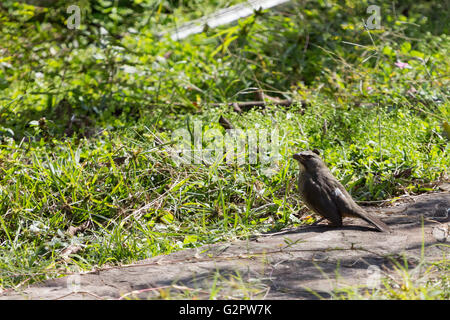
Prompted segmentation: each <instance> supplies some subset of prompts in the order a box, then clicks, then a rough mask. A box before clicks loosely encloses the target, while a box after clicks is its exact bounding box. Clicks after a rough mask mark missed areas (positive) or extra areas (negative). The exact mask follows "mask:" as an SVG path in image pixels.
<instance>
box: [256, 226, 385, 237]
mask: <svg viewBox="0 0 450 320" xmlns="http://www.w3.org/2000/svg"><path fill="white" fill-rule="evenodd" d="M333 230H355V231H372V232H380V231H378V230H377V229H376V228H372V227H366V226H355V225H342V226H339V227H336V226H332V225H310V226H300V227H297V228H292V229H287V230H281V231H269V232H265V233H262V235H263V236H271V235H278V234H295V233H307V232H326V231H333Z"/></svg>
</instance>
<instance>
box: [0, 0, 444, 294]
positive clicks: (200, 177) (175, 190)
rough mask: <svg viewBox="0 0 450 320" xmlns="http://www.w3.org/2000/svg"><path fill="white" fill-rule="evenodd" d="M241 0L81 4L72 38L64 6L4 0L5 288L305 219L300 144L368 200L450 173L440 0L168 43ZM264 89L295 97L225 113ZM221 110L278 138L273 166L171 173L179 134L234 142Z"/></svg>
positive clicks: (0, 266) (308, 6)
mask: <svg viewBox="0 0 450 320" xmlns="http://www.w3.org/2000/svg"><path fill="white" fill-rule="evenodd" d="M24 2H28V4H27V3H24ZM75 2H76V1H75ZM237 2H239V1H225V0H215V1H204V0H195V1H192V0H191V1H182V0H179V1H175V0H171V1H169V0H160V1H157V0H134V1H106V0H102V1H88V0H80V1H78V2H76V3H77V5H78V6H79V7H80V8H81V13H82V14H81V23H80V25H79V28H75V29H69V28H68V26H67V23H68V20H69V19H70V13H67V5H66V4H64V3H65V1H60V2H58V4H52V5H48V2H47V1H38V0H37V1H22V2H17V1H12V0H5V1H2V2H1V3H0V144H1V146H0V244H1V249H0V287H1V286H3V287H10V286H12V285H15V284H18V283H20V282H21V281H24V280H26V281H28V280H30V279H32V280H34V279H42V278H43V277H45V276H48V275H51V276H55V275H57V274H63V273H64V272H65V271H66V270H73V269H76V268H82V269H90V268H92V267H93V266H97V265H98V266H101V265H104V264H106V263H127V262H132V261H136V260H138V259H143V258H146V257H150V256H154V255H158V254H165V253H169V252H172V251H174V250H179V249H181V248H185V247H192V246H197V245H201V244H204V243H213V242H217V241H222V240H224V239H230V238H235V237H246V236H248V235H249V234H252V233H255V232H257V231H264V230H267V229H277V228H281V227H286V226H293V225H298V224H301V223H308V222H311V221H313V220H314V219H313V218H308V219H302V213H303V211H302V210H301V209H302V208H303V207H302V203H301V201H300V200H299V199H298V196H297V195H296V189H295V174H296V169H297V167H296V165H295V164H294V162H292V161H291V158H290V156H291V155H292V153H294V152H296V151H298V150H301V149H305V148H317V149H320V150H321V151H322V154H323V156H324V158H325V160H326V162H327V164H328V165H329V166H330V168H332V171H333V173H334V174H335V175H336V176H337V177H338V178H339V179H340V180H341V181H342V182H343V183H344V184H345V185H346V186H347V187H348V189H349V190H350V191H351V193H352V195H353V196H354V197H355V198H356V199H358V200H367V201H370V200H385V199H393V200H394V199H395V197H396V196H399V195H402V194H406V193H417V192H423V191H429V190H432V189H433V186H434V184H433V183H432V182H434V181H438V180H442V179H446V178H447V175H448V167H449V164H450V160H449V159H450V154H449V153H450V152H449V140H448V137H450V127H449V125H448V122H449V120H448V119H449V118H450V108H449V106H450V104H449V100H448V98H449V88H450V86H449V77H448V75H449V72H450V59H449V55H448V52H449V51H450V41H449V40H450V39H449V25H448V16H445V14H446V13H447V14H448V12H450V10H449V7H448V6H449V5H448V2H445V1H410V0H408V1H400V2H399V3H395V2H394V4H393V2H392V1H379V6H380V8H381V11H380V12H381V28H380V29H369V28H367V26H366V25H365V22H366V21H367V19H368V17H369V16H370V14H368V13H367V12H366V10H367V7H368V6H369V5H370V4H371V2H370V1H365V0H360V1H338V0H329V1H325V0H321V1H310V0H303V1H300V0H298V1H292V3H291V4H289V5H288V6H284V7H281V8H280V9H277V10H275V9H274V10H266V11H262V12H258V13H256V14H255V15H253V16H251V17H249V18H247V19H241V20H240V21H239V22H238V23H236V24H234V25H227V26H224V27H221V28H216V29H211V28H209V29H208V28H207V29H206V30H205V31H204V32H203V33H200V34H197V35H193V36H191V37H189V38H187V39H185V40H183V41H174V40H171V38H170V30H173V28H175V27H176V26H179V25H180V24H181V23H183V22H185V21H188V20H191V19H195V18H199V17H201V16H203V15H205V14H209V13H211V12H214V10H217V9H218V8H222V7H226V6H229V5H231V4H235V3H237ZM29 3H33V4H40V6H34V5H31V4H29ZM261 91H263V92H264V93H265V94H266V95H269V96H272V97H277V98H282V99H285V98H289V99H292V100H293V101H294V103H293V105H292V106H290V107H280V106H277V105H269V106H267V107H266V108H262V109H258V108H255V109H252V110H250V111H246V112H243V113H241V114H239V113H236V112H234V111H233V110H232V108H231V107H229V106H219V105H217V103H223V102H233V101H252V100H255V99H257V97H258V94H259V93H260V92H261ZM300 101H306V104H305V103H304V104H301V103H300ZM220 115H223V116H225V117H226V118H228V119H229V120H230V121H231V123H232V124H233V125H234V127H236V128H242V129H246V130H251V129H254V130H259V129H261V128H266V129H269V130H273V129H277V130H278V132H279V137H280V142H281V145H282V148H281V149H280V153H281V158H280V159H278V160H277V161H276V162H275V163H274V165H273V166H272V167H270V168H267V167H265V166H263V165H261V164H255V165H245V166H237V165H228V164H226V163H216V164H214V165H181V166H180V165H178V164H177V163H176V162H174V161H173V158H172V157H171V154H170V152H169V151H170V148H171V146H172V143H173V141H172V132H173V131H174V130H176V129H179V128H186V127H188V128H191V127H192V126H193V123H194V122H195V121H201V123H202V126H201V130H202V131H203V133H206V132H207V131H208V130H211V129H216V130H218V131H220V132H224V129H223V128H222V127H221V126H220V124H219V123H218V119H219V116H220ZM446 128H447V129H446ZM446 130H447V131H446ZM70 227H72V228H74V227H78V228H80V229H79V232H78V233H75V235H74V234H68V233H67V231H68V230H70ZM69 233H70V232H69ZM68 248H72V249H73V248H77V250H74V251H73V253H72V254H71V255H70V254H67V255H66V254H65V253H67V249H68Z"/></svg>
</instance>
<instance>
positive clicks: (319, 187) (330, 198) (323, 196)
mask: <svg viewBox="0 0 450 320" xmlns="http://www.w3.org/2000/svg"><path fill="white" fill-rule="evenodd" d="M293 158H294V159H295V160H298V162H299V165H300V175H299V178H298V189H299V192H300V196H301V197H302V200H303V202H304V203H305V204H306V206H307V207H308V208H309V209H310V210H312V211H314V212H316V213H318V214H320V215H321V216H322V217H324V218H326V219H327V220H329V221H330V222H331V223H332V225H334V226H337V227H340V226H342V218H343V217H357V218H361V219H363V220H365V221H367V222H369V223H370V224H372V225H374V226H375V227H376V228H377V229H378V230H379V231H384V232H390V229H389V227H388V226H387V225H386V224H385V223H384V222H383V221H381V220H380V219H378V218H377V217H374V216H373V215H371V214H369V213H367V212H365V211H364V210H363V209H362V208H361V207H360V206H358V205H357V204H356V203H355V201H353V199H352V197H351V195H350V194H349V193H348V192H347V190H345V188H344V186H343V185H342V184H341V183H340V182H339V181H338V180H336V178H335V177H333V175H332V174H331V172H330V170H328V168H327V167H326V165H325V163H324V162H323V161H322V159H321V158H320V157H319V155H318V154H317V153H314V152H312V151H303V152H300V153H296V154H294V155H293Z"/></svg>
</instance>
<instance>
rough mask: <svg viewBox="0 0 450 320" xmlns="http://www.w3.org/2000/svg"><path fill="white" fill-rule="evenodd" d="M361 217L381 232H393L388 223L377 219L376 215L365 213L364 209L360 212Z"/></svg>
mask: <svg viewBox="0 0 450 320" xmlns="http://www.w3.org/2000/svg"><path fill="white" fill-rule="evenodd" d="M358 214H359V217H360V218H361V219H363V220H365V221H367V222H368V223H370V224H373V225H374V226H375V227H376V228H377V229H378V230H379V231H381V232H391V229H390V228H389V227H388V226H387V224H386V223H384V222H383V221H381V220H380V219H378V218H377V217H375V216H374V215H372V214H370V213H368V212H366V211H364V210H363V209H361V210H358Z"/></svg>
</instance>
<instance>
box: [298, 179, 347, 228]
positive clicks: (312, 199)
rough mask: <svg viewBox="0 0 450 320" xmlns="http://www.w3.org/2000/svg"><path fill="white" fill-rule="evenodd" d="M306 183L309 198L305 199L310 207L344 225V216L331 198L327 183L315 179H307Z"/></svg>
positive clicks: (337, 223)
mask: <svg viewBox="0 0 450 320" xmlns="http://www.w3.org/2000/svg"><path fill="white" fill-rule="evenodd" d="M304 184H305V185H304V188H305V192H304V193H306V194H307V199H305V200H306V202H307V205H308V207H309V208H310V209H311V210H313V211H315V212H317V213H318V214H320V215H321V216H323V217H324V218H326V219H328V220H329V221H331V222H332V223H333V224H335V225H338V226H340V225H342V217H341V215H340V214H339V211H338V208H337V207H336V205H335V204H334V202H333V200H332V199H331V197H330V193H329V191H328V188H327V187H326V185H323V184H322V183H321V181H320V180H313V179H305V181H304ZM305 196H306V195H305Z"/></svg>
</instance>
